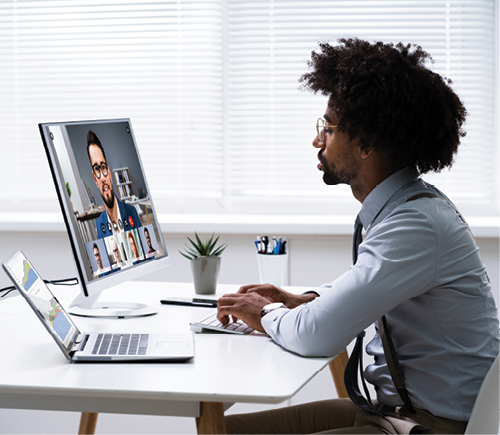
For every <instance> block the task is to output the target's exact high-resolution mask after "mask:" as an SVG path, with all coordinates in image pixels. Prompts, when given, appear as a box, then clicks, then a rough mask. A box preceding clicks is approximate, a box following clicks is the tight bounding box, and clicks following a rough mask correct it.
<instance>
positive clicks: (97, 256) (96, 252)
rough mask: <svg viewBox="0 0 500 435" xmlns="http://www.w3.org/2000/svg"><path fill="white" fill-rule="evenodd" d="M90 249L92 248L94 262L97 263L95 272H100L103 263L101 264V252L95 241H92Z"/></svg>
mask: <svg viewBox="0 0 500 435" xmlns="http://www.w3.org/2000/svg"><path fill="white" fill-rule="evenodd" d="M92 249H93V250H94V258H95V262H96V263H97V272H98V273H99V274H100V273H102V272H103V269H104V267H103V265H102V258H101V253H100V252H99V247H98V246H97V243H94V244H93V245H92Z"/></svg>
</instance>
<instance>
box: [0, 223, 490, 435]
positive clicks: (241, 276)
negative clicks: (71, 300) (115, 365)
mask: <svg viewBox="0 0 500 435" xmlns="http://www.w3.org/2000/svg"><path fill="white" fill-rule="evenodd" d="M164 237H165V241H166V244H167V249H168V250H169V254H170V255H171V265H170V267H168V268H166V269H164V270H163V271H161V272H157V273H156V274H155V275H152V276H149V277H145V278H144V279H149V280H160V281H161V280H163V281H178V282H190V281H191V271H190V266H189V261H188V260H186V259H185V258H184V257H182V256H181V255H180V254H179V253H178V250H180V249H182V247H183V246H184V243H185V235H183V234H164ZM221 241H223V242H227V243H228V244H229V245H228V248H227V250H226V251H225V252H224V254H223V258H222V266H221V273H220V282H222V283H234V284H235V286H234V290H235V291H236V290H237V289H238V287H239V285H240V284H245V283H251V282H257V281H258V271H257V262H256V258H255V255H256V254H255V246H254V244H253V241H254V238H253V236H249V235H237V234H230V235H223V236H221ZM477 243H478V246H479V248H480V251H481V254H482V256H483V260H484V262H485V263H486V266H487V268H488V270H489V275H490V279H491V282H492V286H493V289H494V292H495V297H496V301H497V305H498V289H499V240H498V238H479V239H477ZM288 244H289V252H290V263H289V266H290V267H289V271H288V277H287V281H288V282H287V283H288V284H290V285H299V286H311V287H314V286H317V285H319V284H322V283H323V282H327V281H331V280H333V279H335V278H336V277H337V276H339V275H340V274H342V273H343V272H344V271H345V270H346V269H347V268H348V267H349V265H350V263H351V254H350V252H351V237H350V236H309V235H308V236H293V237H288ZM17 249H22V250H23V251H24V252H25V254H26V255H27V256H28V258H30V259H31V260H32V261H33V262H34V264H35V266H36V267H37V269H38V271H39V272H40V274H42V276H44V277H45V278H49V279H58V278H65V277H72V276H74V275H75V273H74V267H73V263H72V259H71V257H70V248H69V242H68V239H67V236H66V234H65V233H63V232H4V231H3V232H2V231H0V260H3V259H5V258H7V257H8V256H10V255H11V254H12V253H13V252H14V251H15V250H17ZM6 285H9V281H8V278H7V277H6V275H5V274H4V273H1V274H0V287H4V286H6ZM0 303H1V300H0ZM368 335H371V334H370V331H369V333H368ZM365 360H366V359H365ZM333 397H336V394H335V389H334V385H333V381H332V378H331V376H330V373H329V371H328V369H325V370H323V371H322V372H321V373H319V374H318V375H317V376H316V377H315V378H314V379H313V380H312V381H311V382H310V383H309V384H308V385H307V386H306V387H305V388H304V389H303V390H301V391H300V392H299V393H298V394H297V395H296V396H295V397H294V398H292V400H291V401H289V402H285V403H283V404H281V405H277V406H284V405H288V404H296V403H303V402H308V401H312V400H322V399H327V398H333ZM268 407H269V406H268V405H258V404H236V405H235V406H233V408H231V409H230V410H229V411H228V412H231V413H232V412H248V411H254V410H260V409H264V408H268ZM79 418H80V415H79V414H78V413H73V412H52V411H51V412H46V411H24V410H7V409H0V434H21V433H40V434H41V433H47V432H50V433H53V434H59V433H61V434H63V433H76V432H77V429H78V423H79ZM48 428H50V429H48ZM97 433H99V434H108V433H109V434H114V433H120V434H133V433H141V434H155V433H176V434H180V433H196V429H195V423H194V419H190V418H180V417H154V416H153V417H152V416H147V417H146V416H135V415H132V416H131V415H114V414H102V415H100V416H99V419H98V424H97Z"/></svg>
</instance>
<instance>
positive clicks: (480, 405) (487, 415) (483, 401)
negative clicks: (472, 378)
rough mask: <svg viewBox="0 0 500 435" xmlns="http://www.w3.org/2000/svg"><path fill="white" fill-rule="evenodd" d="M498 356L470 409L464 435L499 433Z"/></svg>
mask: <svg viewBox="0 0 500 435" xmlns="http://www.w3.org/2000/svg"><path fill="white" fill-rule="evenodd" d="M498 371H499V366H498V356H497V357H496V359H495V362H494V363H493V365H492V366H491V368H490V370H489V371H488V373H487V375H486V377H485V378H484V381H483V384H482V385H481V388H480V389H479V393H478V395H477V399H476V403H474V408H472V414H471V416H470V420H469V423H468V424H467V429H466V430H465V433H466V434H498V433H500V431H499V408H500V405H499V402H500V401H499V375H498Z"/></svg>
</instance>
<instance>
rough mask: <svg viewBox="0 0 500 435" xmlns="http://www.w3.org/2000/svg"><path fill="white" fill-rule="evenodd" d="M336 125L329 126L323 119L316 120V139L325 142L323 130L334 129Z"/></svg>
mask: <svg viewBox="0 0 500 435" xmlns="http://www.w3.org/2000/svg"><path fill="white" fill-rule="evenodd" d="M335 127H337V125H333V124H330V123H328V122H326V121H325V120H324V119H323V118H318V120H317V121H316V131H317V132H318V137H319V140H320V141H324V140H325V128H335Z"/></svg>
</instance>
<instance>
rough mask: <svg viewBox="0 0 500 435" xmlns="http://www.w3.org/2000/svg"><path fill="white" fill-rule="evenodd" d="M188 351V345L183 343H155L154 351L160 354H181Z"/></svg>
mask: <svg viewBox="0 0 500 435" xmlns="http://www.w3.org/2000/svg"><path fill="white" fill-rule="evenodd" d="M188 349H189V343H186V342H185V341H157V342H156V350H158V351H160V352H170V353H182V352H186V351H187V350H188Z"/></svg>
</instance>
